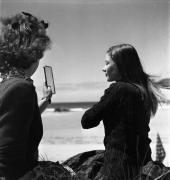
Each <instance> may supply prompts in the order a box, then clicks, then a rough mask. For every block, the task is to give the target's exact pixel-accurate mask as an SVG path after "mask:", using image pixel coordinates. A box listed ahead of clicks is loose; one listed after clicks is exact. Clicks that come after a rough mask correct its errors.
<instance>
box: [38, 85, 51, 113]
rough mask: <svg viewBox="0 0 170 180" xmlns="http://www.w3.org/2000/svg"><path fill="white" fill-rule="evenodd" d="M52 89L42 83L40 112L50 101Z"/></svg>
mask: <svg viewBox="0 0 170 180" xmlns="http://www.w3.org/2000/svg"><path fill="white" fill-rule="evenodd" d="M52 95H53V94H52V90H51V88H50V87H47V86H46V85H45V83H44V84H43V98H42V99H41V100H40V102H39V109H40V113H42V112H44V110H45V109H46V108H47V106H48V105H49V104H50V103H51V97H52Z"/></svg>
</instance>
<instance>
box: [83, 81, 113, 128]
mask: <svg viewBox="0 0 170 180" xmlns="http://www.w3.org/2000/svg"><path fill="white" fill-rule="evenodd" d="M116 91H117V86H116V84H111V85H110V87H109V88H108V89H106V90H105V92H104V95H103V96H102V97H101V99H100V101H99V102H98V103H96V104H95V105H94V106H93V107H92V108H90V109H88V110H87V111H86V112H85V113H84V115H83V117H82V120H81V124H82V127H83V128H84V129H89V128H93V127H96V126H97V125H99V123H100V121H101V120H102V119H103V118H104V116H105V114H106V113H107V112H108V111H109V109H113V106H114V104H115V101H116Z"/></svg>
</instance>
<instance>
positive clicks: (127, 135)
mask: <svg viewBox="0 0 170 180" xmlns="http://www.w3.org/2000/svg"><path fill="white" fill-rule="evenodd" d="M145 100H146V99H145V97H144V94H143V93H142V92H141V90H140V89H139V88H138V87H137V86H136V85H134V84H130V83H127V82H117V83H113V84H111V85H110V87H109V88H108V89H106V90H105V93H104V95H103V96H102V97H101V99H100V101H99V102H98V103H97V104H95V105H94V106H93V107H92V108H90V109H88V110H87V111H86V112H85V114H84V115H83V117H82V121H81V123H82V127H83V128H85V129H88V128H92V127H95V126H97V125H98V124H99V123H100V121H101V120H103V124H104V129H105V138H104V145H105V148H106V150H109V149H115V150H118V151H121V152H122V154H123V153H124V154H125V155H126V156H127V157H130V158H131V159H132V160H134V161H135V162H136V163H138V164H145V163H146V162H148V161H149V160H150V159H151V149H150V146H149V144H150V142H151V141H150V139H149V138H148V133H149V130H150V129H149V121H150V115H149V112H148V110H147V109H145V102H146V101H145Z"/></svg>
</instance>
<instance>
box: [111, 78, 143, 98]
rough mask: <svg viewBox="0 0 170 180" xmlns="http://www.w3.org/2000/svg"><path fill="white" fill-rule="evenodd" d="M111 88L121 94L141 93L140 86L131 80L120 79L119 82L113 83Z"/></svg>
mask: <svg viewBox="0 0 170 180" xmlns="http://www.w3.org/2000/svg"><path fill="white" fill-rule="evenodd" d="M109 88H110V89H111V90H112V91H114V92H115V93H117V94H121V95H123V94H125V95H127V94H128V95H129V94H132V95H134V94H136V95H140V94H141V91H140V87H138V85H136V84H134V83H130V82H124V81H118V82H115V83H112V84H111V85H110V87H109Z"/></svg>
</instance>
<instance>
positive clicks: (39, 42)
mask: <svg viewBox="0 0 170 180" xmlns="http://www.w3.org/2000/svg"><path fill="white" fill-rule="evenodd" d="M1 23H2V27H1V34H0V73H1V82H0V139H1V140H0V179H1V177H2V179H5V180H16V179H19V178H21V177H22V176H24V174H26V173H27V172H29V171H30V172H31V171H32V169H33V168H34V170H33V171H32V173H29V175H25V177H24V178H23V179H25V178H27V179H36V177H37V178H38V176H41V179H43V174H44V173H45V172H46V171H48V172H47V173H49V172H50V171H51V169H52V168H53V170H54V169H55V171H56V169H57V168H56V167H59V168H58V169H60V171H61V170H62V168H63V167H62V166H61V165H59V164H55V163H52V162H51V163H45V162H44V163H42V162H41V163H40V162H38V145H39V143H40V140H41V138H42V135H43V127H42V119H41V112H43V110H44V109H45V108H46V106H47V105H48V102H49V100H50V98H51V96H52V92H51V89H48V88H46V89H45V93H44V98H43V99H42V101H41V103H40V107H39V106H38V103H37V94H36V91H35V87H34V85H33V81H32V80H31V76H32V75H33V74H34V72H35V71H36V69H37V68H38V65H39V60H40V59H41V58H42V57H43V55H44V52H45V50H47V49H48V48H49V46H50V43H51V41H50V38H49V37H48V35H47V34H46V28H47V27H48V23H46V22H44V21H43V20H41V19H39V18H37V17H35V16H33V15H31V14H29V13H26V12H22V13H18V14H16V15H14V16H12V17H5V18H1ZM49 164H52V166H53V167H52V166H51V165H49ZM47 166H50V167H52V168H50V169H49V170H48V168H47ZM43 167H46V171H45V170H44V169H43ZM40 169H41V173H40V172H37V171H38V170H40ZM63 171H64V168H63ZM38 174H39V175H38ZM53 174H56V175H57V171H56V172H55V173H54V172H53ZM66 174H68V173H67V172H66ZM44 176H45V175H44ZM50 177H52V175H51V176H50ZM44 178H45V177H44ZM21 179H22V178H21Z"/></svg>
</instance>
